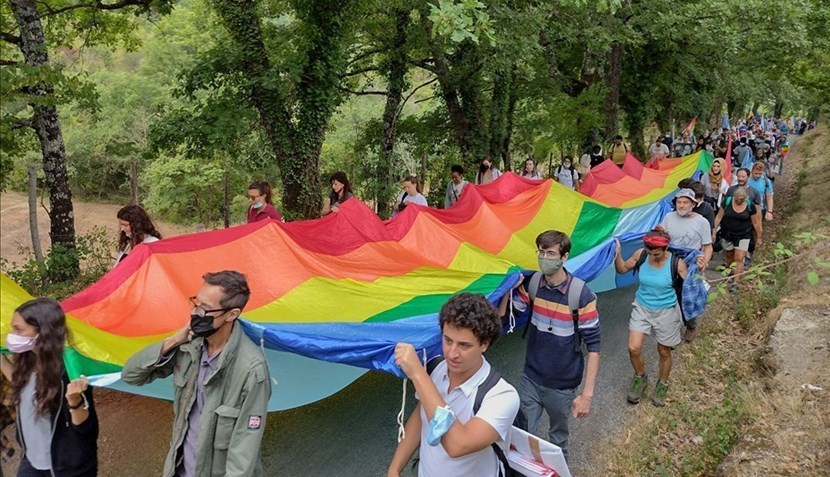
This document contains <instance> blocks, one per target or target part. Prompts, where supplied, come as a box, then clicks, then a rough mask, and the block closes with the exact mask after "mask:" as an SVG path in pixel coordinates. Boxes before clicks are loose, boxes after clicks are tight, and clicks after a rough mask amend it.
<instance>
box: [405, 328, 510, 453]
mask: <svg viewBox="0 0 830 477" xmlns="http://www.w3.org/2000/svg"><path fill="white" fill-rule="evenodd" d="M395 362H396V363H397V364H398V366H400V367H401V369H402V370H403V371H404V373H406V375H407V376H408V377H409V379H411V380H412V384H414V385H415V391H417V392H418V396H419V397H420V399H421V407H422V408H423V409H424V415H425V416H426V418H427V419H430V420H431V419H432V417H433V416H434V415H435V410H436V409H438V408H439V407H444V406H446V405H447V403H445V402H444V400H443V399H442V398H441V393H439V392H438V388H436V387H435V383H433V382H432V378H430V376H429V374H427V371H426V369H425V368H424V366H423V365H422V364H421V361H420V359H419V358H418V353H417V352H415V348H414V347H413V346H412V345H411V344H408V343H398V345H397V346H396V347H395ZM498 439H499V433H498V431H496V429H495V428H494V427H493V426H491V425H490V424H488V423H487V422H486V421H485V420H483V419H480V418H477V417H473V418H472V419H470V420H469V421H467V422H466V423H461V422H460V421H457V420H456V421H455V422H454V423H453V425H452V426H451V427H450V429H449V430H448V431H447V433H446V434H444V436H443V437H442V438H441V445H442V446H444V450H445V451H447V454H448V455H449V456H450V457H462V456H465V455H468V454H471V453H473V452H478V451H480V450H482V449H484V448H486V447H488V446H489V445H490V444H492V443H494V442H496V441H497V440H498Z"/></svg>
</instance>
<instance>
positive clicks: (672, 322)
mask: <svg viewBox="0 0 830 477" xmlns="http://www.w3.org/2000/svg"><path fill="white" fill-rule="evenodd" d="M631 305H632V309H631V320H630V321H629V322H628V329H629V330H631V331H637V332H639V333H643V334H645V335H649V334H651V330H654V337H655V338H656V339H657V342H658V343H660V344H661V345H663V346H669V347H672V348H673V347H675V346H677V345H679V344H680V341H681V339H682V337H681V331H682V330H683V317H682V315H681V314H680V307H679V306H678V305H675V306H674V307H673V308H663V309H662V310H652V309H649V308H646V307H644V306H643V305H641V304H640V303H638V302H637V300H634V303H632V304H631Z"/></svg>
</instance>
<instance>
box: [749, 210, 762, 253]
mask: <svg viewBox="0 0 830 477" xmlns="http://www.w3.org/2000/svg"><path fill="white" fill-rule="evenodd" d="M750 217H752V231H753V232H754V233H755V246H756V247H760V246H761V233H762V232H763V228H762V226H761V213H760V212H757V213H754V214H752V215H751V216H750Z"/></svg>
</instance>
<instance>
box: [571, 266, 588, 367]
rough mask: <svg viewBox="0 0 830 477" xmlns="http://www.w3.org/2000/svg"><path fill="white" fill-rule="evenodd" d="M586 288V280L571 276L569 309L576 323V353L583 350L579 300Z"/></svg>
mask: <svg viewBox="0 0 830 477" xmlns="http://www.w3.org/2000/svg"><path fill="white" fill-rule="evenodd" d="M584 287H585V281H584V280H582V279H581V278H579V277H575V276H573V275H571V283H570V284H568V308H570V310H571V318H573V322H574V350H575V351H576V352H580V351H581V349H582V335H580V334H579V298H580V297H581V296H582V289H583V288H584Z"/></svg>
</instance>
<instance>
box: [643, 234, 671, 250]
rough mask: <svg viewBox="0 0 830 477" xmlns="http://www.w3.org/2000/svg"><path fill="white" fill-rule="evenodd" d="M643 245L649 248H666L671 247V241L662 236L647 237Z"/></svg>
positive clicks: (644, 238)
mask: <svg viewBox="0 0 830 477" xmlns="http://www.w3.org/2000/svg"><path fill="white" fill-rule="evenodd" d="M643 244H644V245H645V246H646V247H648V248H666V247H668V246H669V239H667V238H666V237H663V236H661V235H651V236H649V235H645V236H643Z"/></svg>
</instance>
